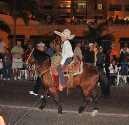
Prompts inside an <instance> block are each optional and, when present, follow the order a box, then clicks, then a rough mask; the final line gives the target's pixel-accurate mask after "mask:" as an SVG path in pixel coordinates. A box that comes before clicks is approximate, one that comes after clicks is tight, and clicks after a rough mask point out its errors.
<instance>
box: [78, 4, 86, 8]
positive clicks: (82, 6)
mask: <svg viewBox="0 0 129 125" xmlns="http://www.w3.org/2000/svg"><path fill="white" fill-rule="evenodd" d="M76 8H77V9H85V8H86V3H76Z"/></svg>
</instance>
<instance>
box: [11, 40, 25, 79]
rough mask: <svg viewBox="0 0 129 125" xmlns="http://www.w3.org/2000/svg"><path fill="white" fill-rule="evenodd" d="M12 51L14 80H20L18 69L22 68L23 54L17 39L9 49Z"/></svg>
mask: <svg viewBox="0 0 129 125" xmlns="http://www.w3.org/2000/svg"><path fill="white" fill-rule="evenodd" d="M11 52H12V57H13V60H12V68H13V72H14V80H17V79H18V80H21V77H20V70H21V68H23V61H22V56H23V53H24V51H23V48H22V47H21V41H17V43H16V46H14V47H13V48H12V50H11Z"/></svg>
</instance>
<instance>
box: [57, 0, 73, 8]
mask: <svg viewBox="0 0 129 125" xmlns="http://www.w3.org/2000/svg"><path fill="white" fill-rule="evenodd" d="M70 4H71V2H69V1H64V2H63V1H60V2H58V9H70Z"/></svg>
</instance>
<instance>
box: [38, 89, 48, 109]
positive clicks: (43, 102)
mask: <svg viewBox="0 0 129 125" xmlns="http://www.w3.org/2000/svg"><path fill="white" fill-rule="evenodd" d="M47 94H48V88H45V89H44V95H43V98H42V105H41V106H40V107H39V109H41V110H42V109H44V108H45V106H46V102H47V98H48V96H47Z"/></svg>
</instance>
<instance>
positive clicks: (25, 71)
mask: <svg viewBox="0 0 129 125" xmlns="http://www.w3.org/2000/svg"><path fill="white" fill-rule="evenodd" d="M23 75H24V76H25V79H27V78H28V75H27V70H26V69H25V70H20V77H21V76H23Z"/></svg>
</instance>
